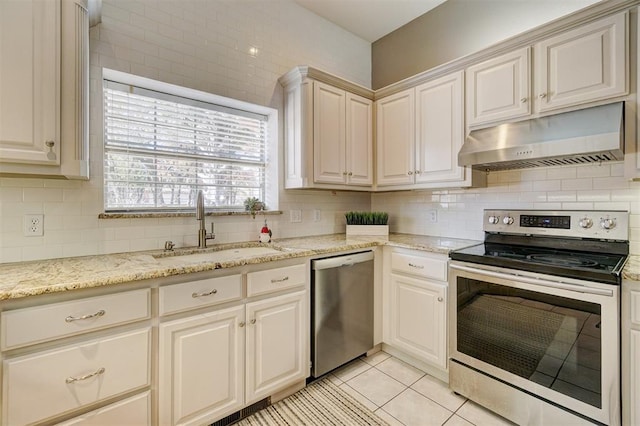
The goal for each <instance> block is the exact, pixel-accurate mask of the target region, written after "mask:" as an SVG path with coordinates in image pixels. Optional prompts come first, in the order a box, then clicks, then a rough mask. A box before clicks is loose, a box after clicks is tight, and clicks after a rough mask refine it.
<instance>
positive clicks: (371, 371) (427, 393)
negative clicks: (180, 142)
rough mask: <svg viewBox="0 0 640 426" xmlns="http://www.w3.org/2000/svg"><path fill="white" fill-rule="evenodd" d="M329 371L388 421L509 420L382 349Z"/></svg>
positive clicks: (395, 425) (415, 425)
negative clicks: (458, 393) (454, 391)
mask: <svg viewBox="0 0 640 426" xmlns="http://www.w3.org/2000/svg"><path fill="white" fill-rule="evenodd" d="M329 377H330V379H331V380H332V381H333V383H335V384H336V385H338V386H339V387H340V388H341V389H343V390H344V391H345V392H347V393H348V394H349V395H351V396H353V397H354V398H355V399H357V400H358V401H360V402H361V403H362V404H363V405H364V406H365V407H367V408H369V409H370V410H371V411H373V412H375V413H376V414H377V415H378V416H379V417H381V418H382V419H384V420H385V421H386V422H387V423H389V424H390V425H391V426H403V425H404V426H431V425H434V426H441V425H446V426H471V425H476V426H499V425H512V424H513V423H511V422H509V421H508V420H506V419H504V418H502V417H499V416H497V415H495V414H493V413H492V412H491V411H489V410H486V409H485V408H483V407H481V406H479V405H477V404H475V403H474V402H472V401H469V400H467V399H466V398H464V397H461V396H458V395H456V394H454V393H453V392H452V391H451V390H449V388H448V386H447V384H446V383H444V382H442V381H440V380H438V379H436V378H434V377H432V376H429V375H428V374H425V373H424V372H422V371H421V370H418V369H417V368H414V367H412V366H410V365H409V364H406V363H404V362H402V361H400V360H399V359H397V358H395V357H392V356H391V355H389V354H387V353H386V352H382V351H381V352H377V353H375V354H373V355H372V356H370V357H362V358H359V359H357V360H355V361H352V362H351V363H349V364H347V365H346V366H344V367H341V368H340V369H338V370H336V371H334V372H333V373H331V374H330V375H329Z"/></svg>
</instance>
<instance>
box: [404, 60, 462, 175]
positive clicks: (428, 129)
mask: <svg viewBox="0 0 640 426" xmlns="http://www.w3.org/2000/svg"><path fill="white" fill-rule="evenodd" d="M462 81H463V72H462V71H460V72H457V73H453V74H451V75H448V76H446V77H442V78H439V79H436V80H434V81H430V82H428V83H425V84H422V85H420V86H418V87H416V170H415V172H414V174H415V181H416V183H417V184H421V183H423V184H427V183H434V184H437V185H438V186H441V184H442V183H443V182H447V181H454V182H461V181H464V178H465V172H467V173H470V170H469V171H467V170H465V168H464V167H458V151H460V148H461V147H462V143H463V142H464V119H463V114H464V99H463V89H462Z"/></svg>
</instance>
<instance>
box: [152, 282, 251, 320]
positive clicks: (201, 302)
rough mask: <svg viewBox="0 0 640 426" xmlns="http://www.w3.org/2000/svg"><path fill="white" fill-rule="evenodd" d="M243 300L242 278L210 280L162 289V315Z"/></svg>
mask: <svg viewBox="0 0 640 426" xmlns="http://www.w3.org/2000/svg"><path fill="white" fill-rule="evenodd" d="M241 298H242V276H241V275H230V276H228V277H219V278H208V279H206V280H198V281H190V282H186V283H181V284H174V285H169V286H166V287H160V315H168V314H172V313H174V312H180V311H185V310H188V309H195V308H202V307H205V306H211V305H216V304H218V303H222V302H229V301H231V300H240V299H241Z"/></svg>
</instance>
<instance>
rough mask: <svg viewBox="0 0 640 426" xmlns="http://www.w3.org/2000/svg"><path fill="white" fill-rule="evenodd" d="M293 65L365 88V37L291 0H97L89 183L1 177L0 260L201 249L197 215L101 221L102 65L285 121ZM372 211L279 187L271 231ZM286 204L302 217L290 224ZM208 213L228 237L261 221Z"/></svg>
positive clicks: (339, 198)
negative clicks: (39, 227)
mask: <svg viewBox="0 0 640 426" xmlns="http://www.w3.org/2000/svg"><path fill="white" fill-rule="evenodd" d="M297 65H310V66H313V67H316V68H319V69H322V70H325V71H328V72H330V73H332V74H336V75H339V76H341V77H343V78H346V79H348V80H351V81H353V82H356V83H358V84H361V85H363V86H366V87H370V86H371V45H370V43H368V42H367V41H365V40H363V39H361V38H359V37H356V36H354V35H353V34H351V33H349V32H347V31H345V30H343V29H342V28H340V27H338V26H336V25H334V24H332V23H330V22H329V21H327V20H325V19H324V18H321V17H319V16H317V15H314V14H313V13H311V12H309V11H307V10H306V9H304V8H302V7H301V6H299V5H298V4H296V3H295V2H293V1H292V0H269V1H249V0H234V1H206V2H205V1H199V0H127V1H122V0H103V2H102V23H101V24H100V25H99V26H97V27H94V28H92V29H91V32H90V66H91V71H90V96H91V102H90V103H91V105H90V133H91V134H90V148H91V151H90V153H91V180H90V181H88V182H79V181H64V180H50V179H23V178H0V263H6V262H16V261H23V260H35V259H47V258H57V257H68V256H81V255H93V254H104V253H116V252H128V251H135V250H146V249H157V248H162V247H164V242H165V241H166V240H172V241H174V242H175V243H176V245H177V246H178V247H180V246H189V245H195V244H197V233H196V231H197V225H196V221H195V219H194V218H177V219H170V218H163V219H98V214H100V213H102V212H103V183H102V160H103V158H102V117H101V108H100V103H101V102H102V96H101V89H102V81H101V77H102V74H101V70H102V68H103V67H106V68H111V69H115V70H118V71H123V72H127V73H131V74H136V75H140V76H143V77H148V78H152V79H156V80H160V81H165V82H168V83H173V84H178V85H181V86H185V87H189V88H193V89H197V90H203V91H206V92H210V93H214V94H216V95H221V96H227V97H230V98H235V99H239V100H242V101H247V102H252V103H255V104H259V105H265V106H270V107H272V108H276V109H278V110H279V117H280V122H281V125H282V117H283V113H282V105H283V102H282V92H281V88H280V86H279V84H278V81H277V80H278V78H279V77H280V76H281V75H283V74H284V73H286V72H287V71H289V70H290V69H291V68H293V67H294V66H297ZM280 144H282V134H280ZM280 152H282V150H280ZM280 162H281V166H282V165H283V158H280ZM370 206H371V197H370V195H369V194H368V193H346V192H337V193H332V192H330V191H284V190H283V191H280V194H279V208H280V210H283V211H284V214H283V215H281V216H267V220H268V223H269V226H270V227H271V228H272V230H273V234H274V237H276V238H281V237H291V236H299V235H319V234H329V233H334V232H341V231H342V232H344V219H343V215H344V212H345V211H348V210H352V209H354V210H355V209H358V210H369V209H370ZM292 209H295V210H301V213H302V222H300V223H291V222H290V220H289V219H290V215H289V212H290V210H292ZM314 210H319V211H320V220H319V221H314ZM25 214H44V236H42V237H24V236H23V232H22V230H23V223H22V221H23V215H25ZM209 220H211V219H209ZM209 220H208V221H209ZM213 220H214V221H215V223H216V240H215V241H214V243H224V242H236V241H247V240H257V239H258V234H259V232H260V228H261V226H262V224H263V221H264V218H263V217H260V216H258V217H256V218H255V219H252V218H251V217H244V216H242V217H218V218H213Z"/></svg>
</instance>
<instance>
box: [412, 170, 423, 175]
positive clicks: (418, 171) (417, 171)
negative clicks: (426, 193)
mask: <svg viewBox="0 0 640 426" xmlns="http://www.w3.org/2000/svg"><path fill="white" fill-rule="evenodd" d="M414 173H415V174H417V175H419V174H420V173H422V172H421V171H420V170H416V171H415V172H414Z"/></svg>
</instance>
